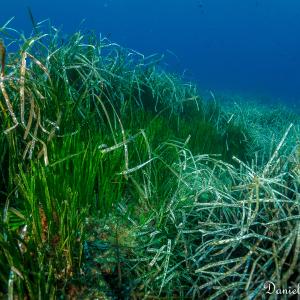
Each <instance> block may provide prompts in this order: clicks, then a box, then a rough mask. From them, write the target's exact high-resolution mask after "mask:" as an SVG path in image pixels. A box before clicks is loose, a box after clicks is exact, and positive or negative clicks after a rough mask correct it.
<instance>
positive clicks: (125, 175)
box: [0, 22, 300, 300]
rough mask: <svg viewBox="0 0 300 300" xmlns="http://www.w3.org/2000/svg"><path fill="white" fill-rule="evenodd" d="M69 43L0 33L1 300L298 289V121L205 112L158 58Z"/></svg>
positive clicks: (233, 295)
mask: <svg viewBox="0 0 300 300" xmlns="http://www.w3.org/2000/svg"><path fill="white" fill-rule="evenodd" d="M42 28H43V31H42ZM62 36H63V35H62V33H61V32H60V31H59V30H58V29H56V28H55V27H53V26H52V25H51V24H49V23H43V24H40V25H39V30H38V31H37V32H36V33H35V34H34V35H31V36H29V37H25V36H24V34H22V33H20V32H18V31H17V30H15V29H13V28H11V27H10V22H8V23H6V24H5V25H4V26H2V27H1V28H0V37H1V44H0V45H1V47H0V50H1V49H2V51H1V52H0V55H1V59H2V60H1V61H2V72H1V77H0V89H1V92H0V130H1V132H0V149H1V151H0V166H1V169H0V170H1V171H0V208H1V213H0V298H4V299H10V300H12V299H269V298H271V297H272V296H273V297H274V295H270V294H267V293H266V286H265V284H266V282H268V281H271V282H273V283H274V284H275V285H276V287H277V288H278V289H287V288H288V287H295V288H296V287H297V284H299V283H300V272H299V270H300V252H299V251H300V194H299V187H300V144H299V143H300V118H299V114H297V113H295V112H292V111H290V110H289V109H288V108H284V107H279V106H276V107H272V106H267V105H265V106H264V105H258V104H257V103H246V102H243V101H240V99H234V98H233V99H231V101H230V102H229V103H227V104H224V105H223V104H222V102H220V101H218V97H217V96H214V94H213V93H211V99H209V100H205V101H204V100H202V99H201V97H200V96H199V92H198V91H197V88H196V86H194V85H193V84H190V83H186V82H185V81H184V79H183V78H181V77H179V76H178V75H176V74H172V73H170V72H167V71H165V70H164V69H163V68H162V67H161V64H160V62H161V60H162V57H161V56H159V55H152V56H149V57H146V56H144V55H142V54H141V53H138V52H136V51H133V50H130V49H125V48H123V47H121V46H120V45H118V44H116V43H113V42H111V41H110V40H108V39H106V38H101V37H100V38H99V37H97V36H96V35H94V34H93V33H91V32H89V33H82V32H76V33H74V34H73V35H71V36H69V37H67V38H66V37H65V36H64V37H62ZM281 297H282V298H283V299H284V298H288V297H290V296H289V295H281Z"/></svg>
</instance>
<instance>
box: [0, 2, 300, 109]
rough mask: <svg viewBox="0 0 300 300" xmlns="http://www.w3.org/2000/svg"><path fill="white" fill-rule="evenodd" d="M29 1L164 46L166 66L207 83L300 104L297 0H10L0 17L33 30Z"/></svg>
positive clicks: (66, 27) (38, 12) (68, 26)
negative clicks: (13, 17)
mask: <svg viewBox="0 0 300 300" xmlns="http://www.w3.org/2000/svg"><path fill="white" fill-rule="evenodd" d="M45 3H47V4H45ZM27 6H30V8H31V10H32V13H33V15H34V17H35V19H36V20H37V21H40V20H44V19H47V18H50V19H51V22H52V24H53V25H54V26H56V27H59V28H62V29H63V31H64V32H65V33H72V32H74V31H76V30H78V29H79V28H81V29H93V30H95V31H96V32H99V33H102V35H104V36H105V35H108V36H109V37H110V39H111V40H113V41H115V42H117V43H119V44H121V45H123V46H125V47H129V48H132V49H135V50H137V51H139V52H142V53H144V54H152V53H165V55H166V60H165V64H166V67H167V68H169V69H170V70H174V71H176V72H178V73H180V74H182V73H184V74H185V76H186V78H187V79H191V80H193V81H195V82H197V84H198V85H199V87H200V88H202V89H203V90H213V91H226V92H233V93H237V94H249V95H260V96H264V97H266V98H270V99H279V98H281V99H283V101H285V102H289V103H291V104H293V105H300V1H299V0H202V1H201V0H156V1H155V0H152V1H150V0H84V1H69V0H64V1H63V0H61V1H58V0H52V1H51V2H50V1H47V2H46V1H40V0H39V1H37V0H31V1H30V0H28V1H26V0H23V1H22V0H18V1H17V0H10V1H5V2H4V1H2V4H1V8H0V9H1V13H0V24H4V23H5V21H7V20H8V19H9V18H11V17H12V16H15V19H14V21H13V23H12V26H13V27H15V28H17V29H19V30H23V31H24V32H26V33H28V34H29V33H30V31H31V29H32V26H31V22H30V19H29V16H28V12H27V8H26V7H27ZM83 19H85V22H84V23H83V24H82V25H80V23H81V21H82V20H83Z"/></svg>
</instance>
